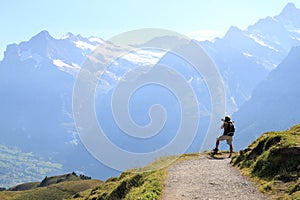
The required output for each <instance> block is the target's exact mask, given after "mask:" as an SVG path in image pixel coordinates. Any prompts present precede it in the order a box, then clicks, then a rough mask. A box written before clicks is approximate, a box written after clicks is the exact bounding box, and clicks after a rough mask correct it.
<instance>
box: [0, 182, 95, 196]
mask: <svg viewBox="0 0 300 200" xmlns="http://www.w3.org/2000/svg"><path fill="white" fill-rule="evenodd" d="M99 184H101V181H99V180H76V181H68V182H63V183H57V184H52V185H49V186H46V187H39V188H35V189H31V190H24V191H3V192H0V199H1V200H6V199H7V200H41V199H43V200H54V199H65V198H71V197H72V196H74V195H76V194H78V193H79V192H81V191H85V190H87V189H90V188H93V187H95V186H96V185H99Z"/></svg>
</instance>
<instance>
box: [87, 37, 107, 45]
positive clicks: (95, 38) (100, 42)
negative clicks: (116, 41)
mask: <svg viewBox="0 0 300 200" xmlns="http://www.w3.org/2000/svg"><path fill="white" fill-rule="evenodd" d="M88 40H89V41H90V42H95V43H98V44H102V43H103V42H104V41H103V40H102V39H100V38H97V37H90V38H89V39H88Z"/></svg>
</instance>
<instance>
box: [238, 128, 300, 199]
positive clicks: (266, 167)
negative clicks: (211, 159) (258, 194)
mask: <svg viewBox="0 0 300 200" xmlns="http://www.w3.org/2000/svg"><path fill="white" fill-rule="evenodd" d="M299 139H300V125H296V126H294V127H292V128H291V129H289V130H286V131H280V132H268V133H265V134H263V135H262V136H261V137H259V138H258V139H257V140H255V141H254V142H253V143H252V144H251V145H249V147H248V148H246V149H245V150H242V151H240V153H239V154H238V155H237V156H234V158H233V159H232V163H233V165H234V166H236V167H237V168H238V169H240V170H242V171H243V173H245V174H246V175H248V176H250V177H252V178H253V179H255V180H256V181H258V182H259V183H260V185H261V190H262V191H264V192H266V193H268V194H270V195H272V197H274V198H284V199H297V198H298V199H300V194H299V193H300V192H299V189H300V184H299V181H300V180H299V178H300V146H299V141H300V140H299Z"/></svg>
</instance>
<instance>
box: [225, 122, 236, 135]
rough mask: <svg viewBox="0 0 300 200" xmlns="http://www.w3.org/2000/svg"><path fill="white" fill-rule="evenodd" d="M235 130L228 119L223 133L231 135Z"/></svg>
mask: <svg viewBox="0 0 300 200" xmlns="http://www.w3.org/2000/svg"><path fill="white" fill-rule="evenodd" d="M234 132H235V128H234V123H233V122H231V121H229V122H227V129H226V133H225V135H228V136H233V135H234Z"/></svg>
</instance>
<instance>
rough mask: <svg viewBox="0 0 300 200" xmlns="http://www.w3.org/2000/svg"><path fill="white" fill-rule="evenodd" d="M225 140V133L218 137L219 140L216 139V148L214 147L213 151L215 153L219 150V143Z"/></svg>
mask: <svg viewBox="0 0 300 200" xmlns="http://www.w3.org/2000/svg"><path fill="white" fill-rule="evenodd" d="M223 140H226V137H225V136H224V135H222V136H220V137H218V138H217V141H216V148H214V149H213V151H214V152H215V153H217V152H218V151H219V149H218V148H219V144H220V141H223Z"/></svg>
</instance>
